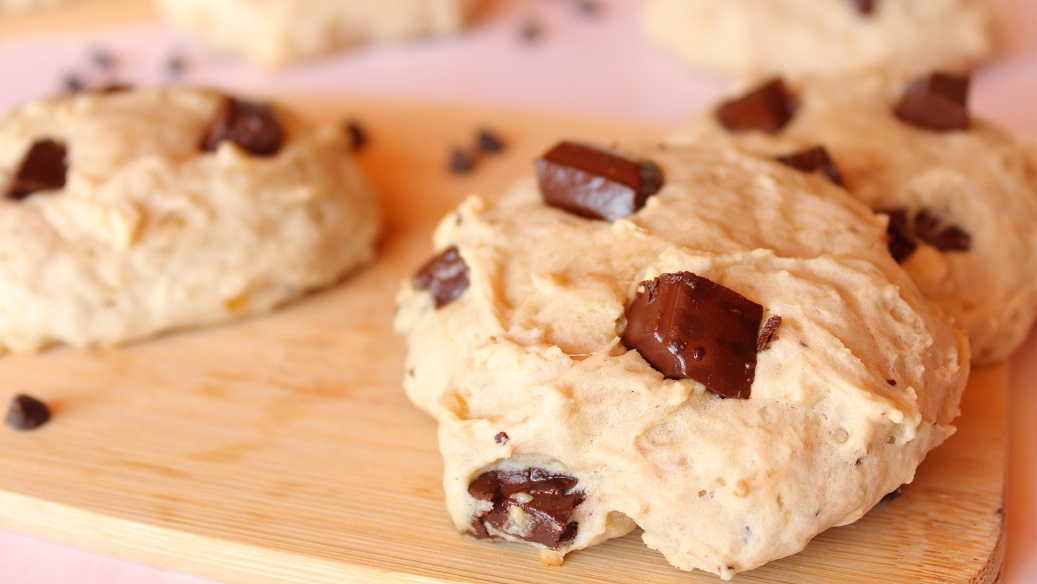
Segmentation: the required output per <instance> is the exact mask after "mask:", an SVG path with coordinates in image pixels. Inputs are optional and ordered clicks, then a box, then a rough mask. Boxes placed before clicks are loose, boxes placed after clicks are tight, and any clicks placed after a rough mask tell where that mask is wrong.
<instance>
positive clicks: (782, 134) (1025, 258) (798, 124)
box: [673, 71, 1037, 364]
mask: <svg viewBox="0 0 1037 584" xmlns="http://www.w3.org/2000/svg"><path fill="white" fill-rule="evenodd" d="M791 85H792V91H793V92H794V93H795V94H796V97H797V100H798V104H799V105H798V108H797V111H796V114H795V116H794V117H793V118H792V119H791V120H790V122H789V123H788V124H787V125H786V126H785V127H784V128H783V129H782V130H781V131H779V132H777V133H772V134H766V133H763V132H731V131H729V130H727V129H725V128H724V127H723V126H722V125H721V124H720V123H718V121H717V119H716V116H715V115H713V112H711V111H707V112H704V113H703V114H702V115H701V116H699V117H698V118H696V119H694V120H692V121H691V122H690V123H689V124H687V125H686V126H685V127H684V128H682V129H680V130H679V131H678V132H677V133H676V134H675V135H674V136H673V141H674V142H677V143H707V142H708V143H713V144H717V143H719V144H721V145H723V146H724V147H731V146H734V147H738V148H741V149H743V150H746V151H749V152H754V153H756V154H759V155H763V156H767V157H772V156H774V157H776V156H785V155H788V154H790V153H793V152H797V151H803V150H805V149H808V148H812V147H816V146H822V147H824V149H825V150H826V151H827V153H828V154H829V155H830V156H831V159H832V161H833V162H834V164H835V166H836V167H837V168H838V171H839V173H840V174H841V177H842V180H843V182H844V183H845V186H846V188H847V189H848V191H849V192H850V193H851V194H853V195H854V196H855V197H857V198H858V199H860V200H861V201H863V202H864V203H865V204H867V205H868V206H869V207H871V208H872V209H874V210H876V211H880V212H883V213H885V215H887V216H888V217H889V221H890V223H891V225H890V232H891V233H890V238H891V251H892V252H893V253H895V254H896V255H898V259H900V261H901V262H902V265H903V267H904V269H905V270H907V272H908V273H909V274H910V275H911V276H912V278H913V279H914V280H915V282H916V284H917V285H918V287H919V288H920V289H921V291H922V293H923V294H924V295H925V296H926V297H927V298H929V299H930V300H932V301H933V302H935V303H937V304H938V305H939V306H940V307H941V308H942V309H943V310H944V311H945V312H946V313H947V314H948V315H949V316H951V317H952V318H953V319H954V320H955V322H956V323H957V324H958V325H959V326H960V327H961V328H963V329H964V330H965V331H966V332H967V333H968V334H969V338H970V342H971V345H972V356H973V359H974V362H975V363H977V364H990V363H996V362H1000V361H1003V360H1004V359H1006V358H1007V357H1008V356H1009V355H1011V353H1012V352H1013V351H1014V350H1015V349H1016V348H1017V347H1018V346H1019V345H1020V344H1021V343H1022V342H1023V341H1024V340H1025V339H1026V336H1027V334H1028V333H1029V331H1030V329H1031V327H1032V326H1033V323H1034V321H1035V319H1037V279H1035V278H1034V274H1037V228H1035V225H1037V146H1035V144H1034V142H1033V141H1032V140H1030V139H1027V138H1025V137H1022V136H1018V135H1015V134H1013V133H1012V132H1010V131H1008V130H1006V129H1004V128H1000V127H998V126H996V125H995V124H992V123H990V122H987V121H985V120H983V119H980V118H977V117H975V116H970V117H968V118H966V120H965V122H966V123H964V124H951V125H949V126H948V125H944V129H936V130H934V129H932V128H930V127H926V126H923V125H919V124H922V123H925V122H926V121H925V120H924V119H919V120H915V121H911V120H910V116H909V114H910V113H911V112H908V111H905V107H904V106H905V104H909V102H907V101H906V99H905V96H908V97H913V96H914V95H915V94H913V93H912V92H911V89H912V88H917V87H918V82H917V81H913V80H912V79H909V78H904V77H903V76H901V75H898V74H891V73H889V72H878V71H871V72H869V73H868V74H854V75H843V76H838V77H833V78H806V79H802V80H800V81H798V82H793V83H792V84H791ZM937 85H938V84H937ZM930 101H931V100H930ZM923 105H925V104H924V103H923ZM923 111H928V112H933V111H938V110H937V109H936V108H932V107H928V108H926V110H923ZM951 114H953V115H951ZM905 116H907V118H908V119H905ZM960 117H961V116H960V114H959V113H958V112H956V111H952V112H949V113H948V114H946V115H945V116H944V118H945V121H948V120H956V119H960ZM930 125H931V124H930ZM905 232H906V233H905ZM898 244H902V245H904V246H906V247H901V248H900V249H896V246H897V245H898Z"/></svg>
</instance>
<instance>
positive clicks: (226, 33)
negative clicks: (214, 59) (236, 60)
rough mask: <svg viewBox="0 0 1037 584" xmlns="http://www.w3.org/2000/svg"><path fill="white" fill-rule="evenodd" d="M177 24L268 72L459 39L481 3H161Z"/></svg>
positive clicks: (283, 0)
mask: <svg viewBox="0 0 1037 584" xmlns="http://www.w3.org/2000/svg"><path fill="white" fill-rule="evenodd" d="M155 2H156V4H157V6H158V8H159V11H160V12H161V13H162V14H163V16H164V17H165V18H166V20H168V21H169V22H170V23H172V24H173V25H175V26H177V27H179V28H182V29H184V30H186V31H188V32H189V33H191V34H192V35H194V36H196V37H197V38H198V39H199V40H200V41H202V42H203V43H205V44H207V45H209V46H211V47H212V48H214V49H216V50H219V51H224V52H227V53H233V54H240V55H244V56H246V57H248V58H249V59H250V60H252V61H254V62H256V63H258V64H260V65H263V66H266V67H278V66H282V65H286V64H288V63H291V62H293V61H299V60H302V59H308V58H312V57H317V56H320V55H326V54H329V53H333V52H335V51H339V50H342V49H347V48H350V47H352V46H355V45H359V44H363V43H368V42H375V43H383V42H395V41H401V40H405V39H410V38H415V37H425V36H445V35H451V34H456V33H457V32H458V31H460V30H461V28H463V27H464V26H465V24H467V22H468V20H469V19H470V17H471V16H472V14H473V13H474V12H475V10H476V8H477V7H478V6H479V3H480V2H481V0H377V1H373V0H265V1H263V2H255V1H254V0H155Z"/></svg>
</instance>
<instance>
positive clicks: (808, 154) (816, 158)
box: [775, 146, 846, 187]
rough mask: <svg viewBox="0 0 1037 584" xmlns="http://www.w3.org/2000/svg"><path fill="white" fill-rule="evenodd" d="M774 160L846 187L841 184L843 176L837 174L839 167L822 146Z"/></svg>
mask: <svg viewBox="0 0 1037 584" xmlns="http://www.w3.org/2000/svg"><path fill="white" fill-rule="evenodd" d="M775 160H777V161H778V162H780V163H782V164H784V165H786V166H791V167H792V168H795V169H796V170H801V171H803V172H820V173H821V174H823V175H825V177H826V178H828V180H830V181H832V182H833V183H835V184H837V185H839V186H841V187H845V186H846V184H845V183H843V175H842V173H840V172H839V167H838V166H836V165H835V161H834V160H832V157H831V156H829V155H828V150H825V147H824V146H814V147H813V148H807V149H806V150H802V151H800V152H794V153H792V154H786V155H785V156H778V157H776V158H775Z"/></svg>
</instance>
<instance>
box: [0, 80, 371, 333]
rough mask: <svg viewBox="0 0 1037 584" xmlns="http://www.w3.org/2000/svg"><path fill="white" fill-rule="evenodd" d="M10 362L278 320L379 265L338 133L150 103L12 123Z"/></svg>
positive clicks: (1, 162)
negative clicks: (283, 309) (318, 291)
mask: <svg viewBox="0 0 1037 584" xmlns="http://www.w3.org/2000/svg"><path fill="white" fill-rule="evenodd" d="M0 189H2V194H3V198H2V200H0V206H2V207H3V212H2V213H0V234H2V235H0V281H2V282H3V285H2V286H0V348H4V349H8V350H11V351H17V352H22V351H34V350H37V349H40V348H42V347H45V346H47V345H50V344H54V343H64V344H67V345H71V346H73V347H93V346H109V345H116V344H119V343H123V342H127V341H132V340H137V339H143V338H145V337H149V336H151V335H155V334H157V333H160V332H163V331H168V330H173V329H182V328H187V327H194V326H200V325H207V324H213V323H219V322H224V321H229V320H232V319H238V318H241V317H244V316H248V315H253V314H258V313H262V312H266V311H269V310H271V309H272V308H274V307H275V306H277V305H280V304H282V303H284V302H286V301H289V300H291V299H293V298H298V297H299V296H301V295H303V294H305V293H306V292H307V291H310V290H313V289H315V288H319V287H322V286H327V285H329V284H331V283H334V282H335V281H337V280H338V279H340V278H341V277H342V276H343V275H345V274H346V273H347V272H349V271H350V270H352V269H354V268H356V267H357V266H359V265H361V264H363V263H365V262H367V261H368V260H370V259H371V258H372V256H373V254H374V240H375V236H376V234H377V232H378V230H379V214H378V209H377V207H376V202H375V199H374V197H373V195H372V193H371V192H370V190H369V188H368V187H367V185H366V183H365V181H364V179H363V178H362V177H361V175H360V172H359V171H358V169H357V168H356V167H355V166H354V165H353V163H352V162H351V161H350V155H349V149H348V144H347V140H346V138H345V136H343V135H342V132H341V131H340V130H339V129H338V128H335V127H320V128H315V127H311V126H310V125H308V124H306V123H304V122H303V121H301V120H299V119H297V118H296V117H295V116H294V115H292V114H291V113H290V112H288V111H285V110H284V109H282V108H280V107H277V106H273V105H267V104H262V103H254V102H249V101H243V100H239V99H235V98H231V97H228V96H224V95H221V94H217V93H215V92H209V91H201V90H194V89H186V88H152V89H132V90H114V91H108V92H96V93H83V94H79V95H76V96H73V97H63V98H56V99H47V100H42V101H37V102H32V103H29V104H26V105H24V106H21V107H19V108H16V109H14V110H12V111H10V112H8V113H6V114H4V115H3V116H2V117H0Z"/></svg>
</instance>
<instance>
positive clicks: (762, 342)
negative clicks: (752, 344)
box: [756, 316, 781, 353]
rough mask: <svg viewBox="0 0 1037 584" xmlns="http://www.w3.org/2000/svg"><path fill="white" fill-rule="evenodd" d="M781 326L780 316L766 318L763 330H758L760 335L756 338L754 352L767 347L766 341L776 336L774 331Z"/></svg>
mask: <svg viewBox="0 0 1037 584" xmlns="http://www.w3.org/2000/svg"><path fill="white" fill-rule="evenodd" d="M780 326H781V317H780V316H772V317H770V318H768V319H767V322H765V323H763V330H762V331H760V336H759V337H758V338H757V339H756V352H757V353H759V352H760V351H762V350H764V349H766V348H767V343H769V342H771V341H773V340H774V339H776V338H778V335H776V334H775V333H776V332H777V331H778V327H780Z"/></svg>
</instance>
